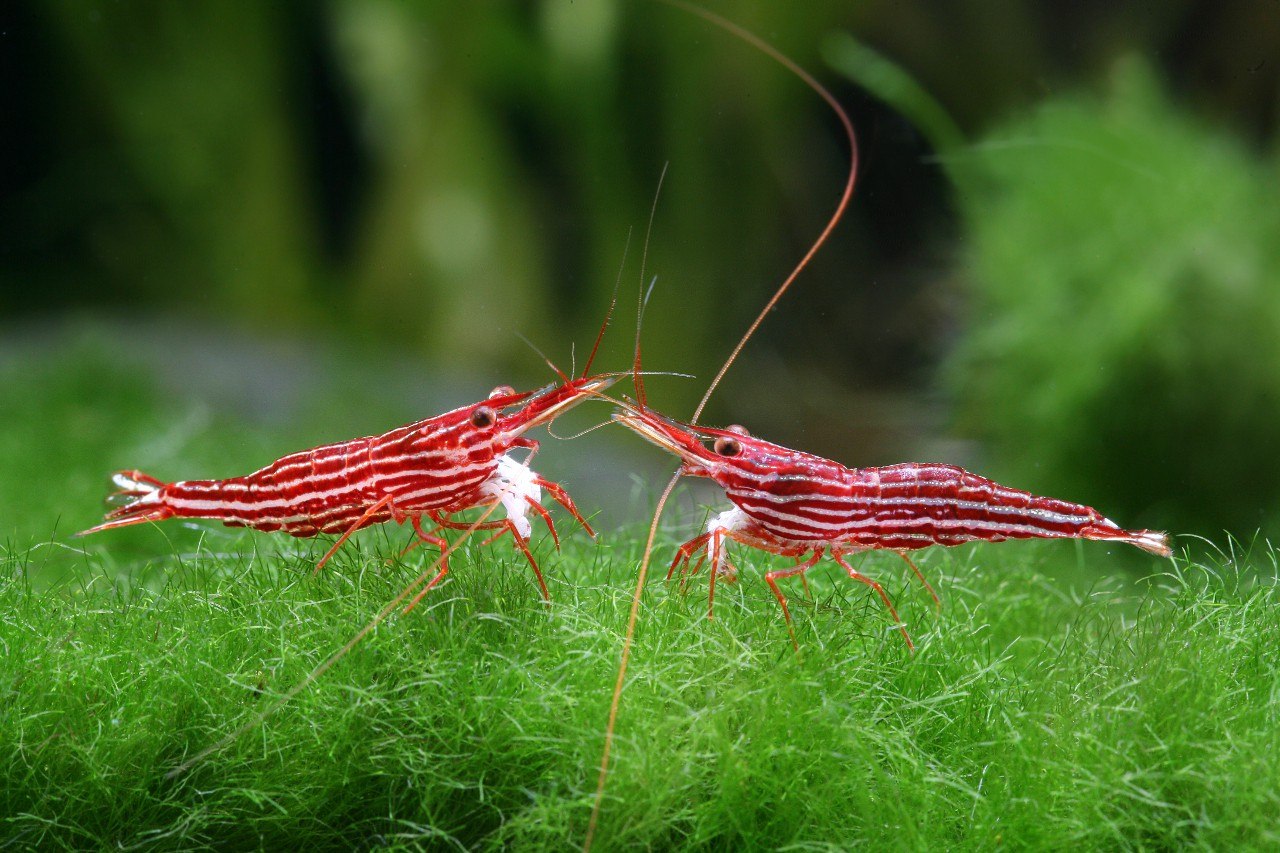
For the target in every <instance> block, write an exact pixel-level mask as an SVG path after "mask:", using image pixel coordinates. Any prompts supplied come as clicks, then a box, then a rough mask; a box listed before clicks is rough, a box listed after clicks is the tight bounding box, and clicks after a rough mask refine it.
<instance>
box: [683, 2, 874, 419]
mask: <svg viewBox="0 0 1280 853" xmlns="http://www.w3.org/2000/svg"><path fill="white" fill-rule="evenodd" d="M661 2H663V3H666V4H667V5H669V6H675V7H676V8H678V9H683V10H685V11H686V12H691V13H692V14H694V15H697V16H698V17H700V18H702V19H703V20H706V21H710V22H711V23H712V24H715V25H716V26H718V27H720V28H722V29H725V30H727V31H729V32H730V33H732V34H733V35H735V36H737V37H738V38H740V39H742V40H743V41H745V42H747V43H748V44H750V45H752V46H753V47H755V48H757V49H758V50H760V51H761V52H763V53H764V54H765V55H766V56H769V57H770V58H772V59H773V60H774V61H776V62H778V63H780V64H781V65H782V66H783V67H784V68H786V69H787V70H788V71H790V72H791V73H792V74H794V75H796V76H797V77H799V78H800V79H801V80H803V81H804V83H805V84H806V85H808V87H809V88H810V89H812V90H813V91H814V92H816V93H817V94H818V96H819V97H821V98H822V100H824V101H826V102H827V105H828V106H829V107H831V110H832V112H834V113H835V114H836V118H838V119H840V125H841V126H842V127H843V128H844V135H845V138H846V139H848V141H849V177H848V179H847V180H845V182H844V192H843V193H841V195H840V202H839V203H838V204H837V205H836V209H835V211H834V212H833V213H832V214H831V217H830V218H829V219H828V220H827V225H826V227H825V228H823V229H822V233H820V234H819V235H818V238H817V239H816V240H814V241H813V245H811V246H810V247H809V251H807V252H805V253H804V257H802V258H801V259H800V262H799V263H798V264H796V266H795V269H793V270H791V273H790V274H789V275H788V276H787V277H786V279H784V280H783V282H782V284H780V285H779V286H778V289H777V290H776V291H774V293H773V297H772V298H771V299H770V300H769V301H768V302H766V303H765V306H764V308H762V309H760V313H759V314H757V315H756V318H755V320H753V321H752V322H751V325H750V326H748V327H747V331H746V332H744V333H743V335H742V338H741V339H739V341H738V343H737V345H736V346H734V348H733V352H731V353H729V357H728V358H727V359H725V362H724V364H723V365H722V366H721V367H720V372H719V373H717V374H716V375H715V378H714V379H712V380H711V384H710V385H709V386H707V393H705V394H703V395H702V402H700V403H698V408H696V409H694V412H693V419H692V420H691V421H689V423H691V424H696V423H697V422H698V418H700V417H701V416H702V410H703V409H704V408H706V405H707V401H708V400H710V399H711V395H712V394H713V393H715V390H716V388H717V387H719V385H720V380H721V379H723V378H724V375H725V374H726V373H728V372H729V367H730V366H731V365H732V364H733V363H734V362H735V361H736V360H737V359H738V354H739V353H740V352H742V349H743V347H745V346H746V345H747V341H749V340H751V337H752V336H753V335H754V334H755V333H756V329H758V328H759V327H760V324H761V323H763V322H764V318H765V317H767V316H769V312H771V311H773V309H774V307H775V306H777V304H778V301H779V300H780V299H782V296H783V294H785V293H786V292H787V291H788V290H790V289H791V285H792V283H793V282H794V281H795V280H796V278H797V277H798V276H799V275H800V273H801V272H803V271H804V268H805V267H807V266H809V262H810V261H811V260H813V256H814V255H816V254H817V253H818V250H819V249H820V248H822V245H823V244H824V243H826V242H827V238H829V237H830V236H831V233H832V232H833V231H835V229H836V225H837V224H838V223H839V222H840V220H841V219H842V218H843V217H844V212H845V209H846V208H847V207H848V206H849V200H850V199H851V198H853V186H854V184H855V183H857V179H858V137H857V135H856V134H855V133H854V132H853V122H852V121H850V120H849V114H848V113H846V112H845V111H844V107H842V106H840V102H839V101H837V100H836V99H835V96H834V95H832V94H831V93H830V92H828V91H827V90H826V88H825V87H824V86H823V85H822V84H821V83H819V82H818V81H817V80H815V79H814V78H813V75H811V74H810V73H809V72H808V71H805V70H804V69H803V68H801V67H800V66H799V65H797V64H796V63H795V61H793V60H792V59H791V57H789V56H787V55H786V54H784V53H783V52H782V51H780V50H778V49H777V48H776V47H774V46H773V45H771V44H769V43H768V42H767V41H764V40H763V39H761V38H760V37H759V36H757V35H756V34H755V33H753V32H751V31H750V30H747V29H743V28H742V27H740V26H738V25H737V24H735V23H734V22H733V21H730V20H727V19H726V18H722V17H720V16H719V15H717V14H716V13H715V12H711V11H708V10H707V9H703V8H701V7H699V6H694V5H691V4H689V3H686V2H684V0H661Z"/></svg>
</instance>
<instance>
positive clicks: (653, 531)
mask: <svg viewBox="0 0 1280 853" xmlns="http://www.w3.org/2000/svg"><path fill="white" fill-rule="evenodd" d="M661 2H663V3H666V4H667V5H669V6H675V7H676V8H678V9H683V10H684V11H686V12H689V13H691V14H694V15H697V16H698V17H700V18H702V19H703V20H706V21H708V22H710V23H712V24H714V25H715V26H718V27H720V28H721V29H723V30H726V31H727V32H729V33H731V34H733V35H735V36H737V37H738V38H740V39H742V40H743V41H745V42H747V43H748V44H750V45H752V46H753V47H755V48H756V49H758V50H760V51H762V52H763V53H764V54H765V55H767V56H769V57H772V58H773V59H774V60H775V61H777V62H779V63H781V64H782V66H783V67H785V68H786V69H787V70H789V71H790V72H791V73H793V74H795V75H796V76H797V77H799V78H800V79H801V80H802V81H804V82H805V83H806V84H807V85H808V86H809V88H811V89H813V91H815V92H817V93H818V95H820V96H821V97H822V99H823V100H824V101H826V102H827V105H828V106H830V107H831V109H832V110H833V111H834V112H835V114H836V117H837V118H839V119H840V124H841V125H842V126H843V127H844V132H845V136H846V137H847V138H848V140H849V178H848V180H846V181H845V186H844V192H843V193H842V194H841V196H840V202H839V203H838V204H837V205H836V209H835V212H834V213H832V215H831V218H830V219H829V220H828V221H827V225H826V227H825V228H823V229H822V232H821V233H820V234H819V235H818V237H817V239H816V240H814V242H813V245H812V246H810V247H809V251H807V252H805V254H804V257H803V258H801V259H800V263H798V264H797V265H796V267H795V269H793V270H792V271H791V274H790V275H788V276H787V277H786V279H785V280H784V281H783V282H782V284H781V285H779V286H778V289H777V290H776V291H775V292H774V294H773V297H772V298H771V299H770V300H769V301H768V302H767V303H766V304H765V306H764V308H763V309H762V310H761V311H760V314H759V315H758V316H757V317H756V318H755V320H754V321H753V322H752V323H751V325H750V326H749V327H748V328H747V331H746V333H745V334H743V336H742V338H741V339H740V340H739V341H738V343H737V345H736V346H735V347H734V348H733V351H732V352H731V353H729V357H728V358H727V359H725V362H724V365H723V366H721V368H720V371H719V372H718V373H717V374H716V375H715V378H714V379H712V380H711V384H710V385H709V386H708V387H707V392H706V393H705V394H704V395H703V396H702V401H701V402H700V403H698V408H697V409H696V410H694V413H693V419H692V420H691V421H690V424H696V423H697V422H698V418H699V417H701V416H702V410H703V409H704V408H705V407H706V405H707V401H708V400H710V399H711V395H712V393H714V392H715V390H716V387H717V386H719V384H720V380H721V379H723V378H724V375H725V373H727V372H728V370H729V367H730V366H731V365H732V364H733V362H734V361H735V360H736V359H737V357H738V354H739V353H740V352H742V349H743V347H745V346H746V345H747V341H749V340H751V337H752V335H754V334H755V331H756V329H757V328H759V326H760V324H761V323H763V322H764V318H765V317H766V316H767V315H768V313H769V312H770V311H772V310H773V309H774V307H775V306H776V305H777V304H778V301H779V300H780V299H781V298H782V295H783V294H784V293H786V292H787V290H788V289H790V287H791V284H792V283H793V282H794V281H795V280H796V277H797V276H799V275H800V272H801V271H802V270H803V269H804V268H805V267H807V266H808V265H809V261H810V260H812V259H813V256H814V255H815V254H817V252H818V249H819V248H821V246H822V244H823V243H825V242H826V241H827V238H828V237H830V236H831V233H832V232H833V231H834V230H835V227H836V224H837V223H838V222H839V221H840V219H841V218H842V217H843V216H844V212H845V209H846V208H847V207H848V206H849V199H851V198H852V197H853V187H854V184H855V182H856V180H857V175H858V140H857V136H856V135H855V134H854V132H853V122H851V121H850V120H849V116H848V114H847V113H846V112H845V111H844V108H843V107H841V106H840V103H839V102H838V101H837V100H836V99H835V97H834V96H833V95H832V94H831V93H830V92H828V91H827V90H826V89H825V88H823V86H822V85H821V84H820V83H818V81H817V80H815V79H814V78H813V77H812V76H811V75H810V74H809V72H807V71H805V70H804V69H803V68H801V67H800V66H799V65H797V64H796V63H795V62H793V61H792V60H791V59H790V58H789V57H787V56H786V55H784V54H783V53H781V52H780V51H779V50H777V48H775V47H773V46H772V45H770V44H769V43H767V42H765V41H763V40H762V39H760V38H759V37H758V36H756V35H755V34H754V33H752V32H750V31H749V30H745V29H743V28H742V27H740V26H738V25H737V24H735V23H733V22H732V21H729V20H726V19H725V18H722V17H720V16H719V15H717V14H715V13H714V12H710V11H708V10H706V9H703V8H700V7H698V6H693V5H691V4H689V3H686V2H684V0H661ZM639 358H640V343H639V330H637V332H636V364H637V365H638V364H639ZM637 390H638V389H637ZM640 403H641V405H643V404H644V400H643V396H642V397H641V400H640ZM679 479H680V473H679V471H677V472H676V473H675V474H673V475H672V477H671V480H670V482H668V483H667V487H666V488H665V489H664V490H663V491H662V495H661V496H660V497H659V498H658V504H657V506H656V507H655V508H654V512H653V521H652V522H651V523H650V525H649V538H648V539H647V540H645V545H644V554H643V556H642V557H641V558H640V573H639V576H638V577H637V578H636V588H635V592H634V593H633V595H632V598H631V612H630V615H629V616H628V618H627V633H626V637H625V638H624V639H623V643H622V659H621V661H620V662H619V664H618V679H617V681H616V682H615V684H614V687H613V698H612V700H611V701H610V703H609V722H608V724H607V726H606V728H605V735H604V750H603V753H602V754H601V756H600V776H599V779H598V781H597V783H596V794H595V800H594V802H593V803H592V805H591V819H590V820H589V821H588V823H587V835H586V839H585V841H584V842H583V848H582V849H583V851H584V853H587V851H590V850H591V842H592V840H593V839H594V838H595V832H596V826H597V824H598V822H599V818H600V807H601V804H602V803H603V802H604V789H605V783H606V781H607V780H608V775H609V755H610V751H611V749H612V747H613V737H614V729H615V726H616V723H617V719H618V705H619V702H620V700H621V697H622V688H623V685H624V684H625V682H626V677H627V663H628V661H629V660H630V658H631V645H632V641H633V640H634V638H635V629H636V618H637V616H638V614H639V611H640V598H641V595H642V594H643V592H644V584H645V581H646V579H647V578H648V574H649V563H650V561H651V558H652V556H653V540H654V538H655V537H656V536H657V532H658V521H659V519H660V518H661V517H662V511H663V509H664V508H665V507H666V505H667V499H668V498H669V497H670V495H671V491H672V489H674V488H675V485H676V481H677V480H679Z"/></svg>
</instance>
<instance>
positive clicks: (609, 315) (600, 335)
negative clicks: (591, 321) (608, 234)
mask: <svg viewBox="0 0 1280 853" xmlns="http://www.w3.org/2000/svg"><path fill="white" fill-rule="evenodd" d="M630 250H631V229H630V228H628V229H627V242H625V243H623V244H622V262H621V263H620V264H618V277H617V278H615V279H614V280H613V296H612V297H610V299H609V310H608V311H606V312H605V314H604V322H603V323H601V324H600V331H599V332H597V333H596V342H595V343H594V344H592V345H591V354H590V355H589V356H587V363H586V364H584V365H582V378H583V379H586V378H587V374H588V373H590V372H591V362H593V361H595V359H596V353H597V352H599V351H600V342H601V341H603V340H604V330H605V329H607V328H609V321H610V320H612V319H613V309H614V308H617V307H618V288H619V287H620V286H621V285H622V271H623V270H625V269H626V268H627V253H628V252H629V251H630Z"/></svg>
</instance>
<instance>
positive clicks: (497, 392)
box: [489, 385, 516, 400]
mask: <svg viewBox="0 0 1280 853" xmlns="http://www.w3.org/2000/svg"><path fill="white" fill-rule="evenodd" d="M514 393H516V389H514V388H512V387H511V386H510V385H499V386H498V387H497V388H494V389H493V390H492V391H490V392H489V399H490V400H492V399H493V398H494V397H510V396H511V395H512V394H514Z"/></svg>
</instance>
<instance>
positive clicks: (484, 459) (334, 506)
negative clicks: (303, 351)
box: [81, 371, 614, 606]
mask: <svg viewBox="0 0 1280 853" xmlns="http://www.w3.org/2000/svg"><path fill="white" fill-rule="evenodd" d="M613 381H614V377H613V376H609V375H598V376H586V375H585V371H584V375H582V376H580V377H577V378H573V379H570V378H568V377H565V376H563V374H562V382H561V383H560V384H553V385H548V386H547V387H545V388H543V389H541V390H539V391H526V392H516V391H515V390H514V389H512V388H511V387H509V386H500V387H498V388H495V389H494V390H493V392H492V393H491V394H490V395H489V396H488V398H487V399H485V400H482V401H480V402H478V403H472V404H471V405H467V406H462V407H461V408H457V409H454V410H453V411H450V412H445V413H444V414H442V415H436V416H435V417H433V418H428V419H426V420H422V421H417V422H416V423H412V424H408V425H407V426H402V427H399V428H398V429H393V430H391V431H390V432H386V433H383V434H381V435H374V436H366V437H364V438H356V439H351V440H349V441H342V442H338V443H336V444H327V445H324V446H323V447H317V448H314V449H312V450H303V451H300V452H298V453H292V454H290V455H288V456H285V457H282V458H281V459H277V460H276V461H275V462H272V463H271V464H270V465H268V466H266V467H265V468H262V469H261V470H258V471H255V472H254V473H252V474H248V475H245V476H242V477H231V478H228V479H225V480H181V481H178V482H173V483H164V482H161V481H160V480H157V479H155V478H154V477H150V476H148V475H146V474H143V473H142V472H140V471H121V472H118V473H117V474H115V475H114V477H113V480H114V482H115V484H116V485H117V486H118V487H119V491H118V492H116V493H115V495H113V497H115V498H116V499H123V500H125V501H126V503H125V504H124V505H123V506H120V507H118V508H117V509H115V510H113V511H112V512H111V513H109V514H108V515H107V520H106V521H105V522H104V523H102V524H99V525H98V526H96V527H92V528H90V529H88V530H85V531H83V533H82V534H81V535H84V534H88V533H96V532H98V531H102V530H110V529H112V528H116V527H125V526H127V525H131V524H140V523H143V522H149V521H162V520H164V519H168V518H204V519H211V520H215V521H221V522H222V523H223V524H226V525H228V526H230V527H251V528H254V529H256V530H263V531H282V532H284V533H288V534H290V535H292V536H302V537H305V536H315V535H317V534H321V533H335V534H341V537H340V538H339V539H338V541H337V542H336V543H335V544H334V545H333V547H332V548H331V549H330V550H329V552H328V553H327V554H325V556H324V557H323V558H322V559H321V560H320V562H319V565H317V566H316V570H317V571H319V569H320V568H321V567H322V566H323V565H324V563H325V562H326V561H327V560H328V559H329V557H330V556H331V555H332V554H333V553H334V552H335V551H336V550H337V549H338V547H340V546H341V545H342V543H343V542H344V541H346V539H347V537H348V536H350V535H351V534H352V533H354V532H355V531H357V530H359V529H361V528H362V527H367V526H369V525H371V524H379V523H382V522H387V521H395V522H397V523H404V522H405V521H409V522H411V523H412V525H413V529H414V531H415V532H416V533H417V537H418V538H417V539H416V540H414V542H413V543H412V544H411V545H410V546H409V548H410V549H411V548H412V547H414V546H415V545H418V544H421V543H427V544H430V545H434V546H436V547H438V548H440V549H441V550H442V552H443V550H444V548H445V547H446V546H447V544H448V543H447V542H446V540H445V539H444V538H443V537H442V536H441V535H440V534H441V533H442V532H443V530H445V529H446V528H450V529H462V528H467V527H470V526H471V525H468V524H465V523H462V522H460V521H457V520H455V519H454V516H455V515H456V514H458V513H460V512H463V511H465V510H469V509H473V508H476V507H491V506H492V507H494V508H495V509H496V505H497V504H501V506H502V509H503V510H505V513H506V515H505V517H504V518H501V519H495V520H493V521H487V522H485V523H483V524H481V525H478V526H479V527H480V528H481V529H488V530H494V531H496V533H495V534H494V536H493V538H497V537H499V536H502V535H505V534H506V533H510V534H511V537H512V539H513V540H514V542H515V545H516V547H517V548H519V549H520V551H521V552H522V553H523V554H524V556H525V558H526V559H527V560H528V562H529V565H530V566H531V567H532V568H533V572H534V574H535V575H536V577H537V579H538V586H539V588H540V589H541V591H542V595H543V597H544V598H549V594H548V592H547V585H546V583H545V581H543V578H542V571H541V570H540V569H539V568H538V564H537V562H536V561H535V560H534V558H533V555H532V554H531V553H530V551H529V547H528V540H529V535H530V533H531V532H532V524H531V523H530V520H529V513H530V511H532V512H534V513H536V514H537V515H539V516H541V518H542V519H543V520H544V521H545V522H546V524H547V527H548V529H549V530H550V531H551V534H552V538H553V539H554V540H555V541H556V544H557V545H558V544H559V538H558V536H557V535H556V531H555V527H554V525H553V524H552V521H551V516H550V514H549V513H548V512H547V510H546V508H545V507H543V505H542V491H543V490H544V489H545V490H546V491H547V492H548V493H549V494H550V495H551V497H552V498H554V499H555V500H556V501H557V502H558V503H560V505H561V506H563V507H564V508H565V509H566V510H567V511H568V512H569V514H570V515H572V516H573V517H574V519H576V520H577V522H578V523H579V524H581V525H582V527H583V528H584V529H585V530H586V531H587V532H588V533H589V534H591V535H592V536H594V535H595V534H594V532H593V531H592V530H591V527H590V525H588V524H587V522H586V520H585V519H584V518H583V517H582V515H581V514H580V513H579V512H578V509H577V507H576V506H574V503H573V500H572V499H571V498H570V497H569V495H568V493H567V492H565V491H564V489H563V488H561V487H560V486H559V485H557V484H556V483H553V482H551V481H549V480H546V479H544V478H543V477H541V476H539V475H538V474H537V473H535V472H534V471H533V470H532V469H531V468H530V467H529V464H528V463H529V460H530V459H531V458H532V457H533V454H534V452H535V451H536V450H537V448H538V442H537V441H536V440H534V439H531V438H528V437H526V436H525V433H526V432H527V431H528V430H529V429H531V428H533V427H535V426H538V425H540V424H545V423H548V422H550V421H551V420H552V419H554V418H555V417H557V416H558V415H560V414H562V413H563V412H565V411H566V410H568V409H569V408H572V407H573V406H575V405H577V404H578V403H580V402H581V401H582V400H584V399H586V398H587V397H589V396H594V395H596V394H598V393H600V392H601V391H603V390H604V389H605V388H607V387H609V386H610V385H611V384H612V383H613ZM517 449H525V450H528V451H529V454H528V456H526V457H525V458H524V459H523V460H519V459H516V458H515V457H514V456H513V455H512V453H511V451H513V450H517ZM424 520H426V521H427V522H429V525H424V524H423V521H424ZM408 550H409V549H406V551H408ZM447 572H448V563H447V561H443V560H442V562H441V565H440V571H439V574H437V575H436V577H435V578H434V579H433V580H432V581H431V583H430V584H428V585H427V586H426V587H425V588H424V589H423V591H422V593H420V594H419V596H418V598H415V599H414V602H416V601H417V600H418V599H419V598H421V595H422V594H425V593H426V591H427V590H429V589H430V588H431V587H432V586H434V585H435V584H436V583H438V582H439V581H440V579H441V578H443V577H444V575H445V574H446V573H447ZM410 606H412V605H410Z"/></svg>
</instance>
